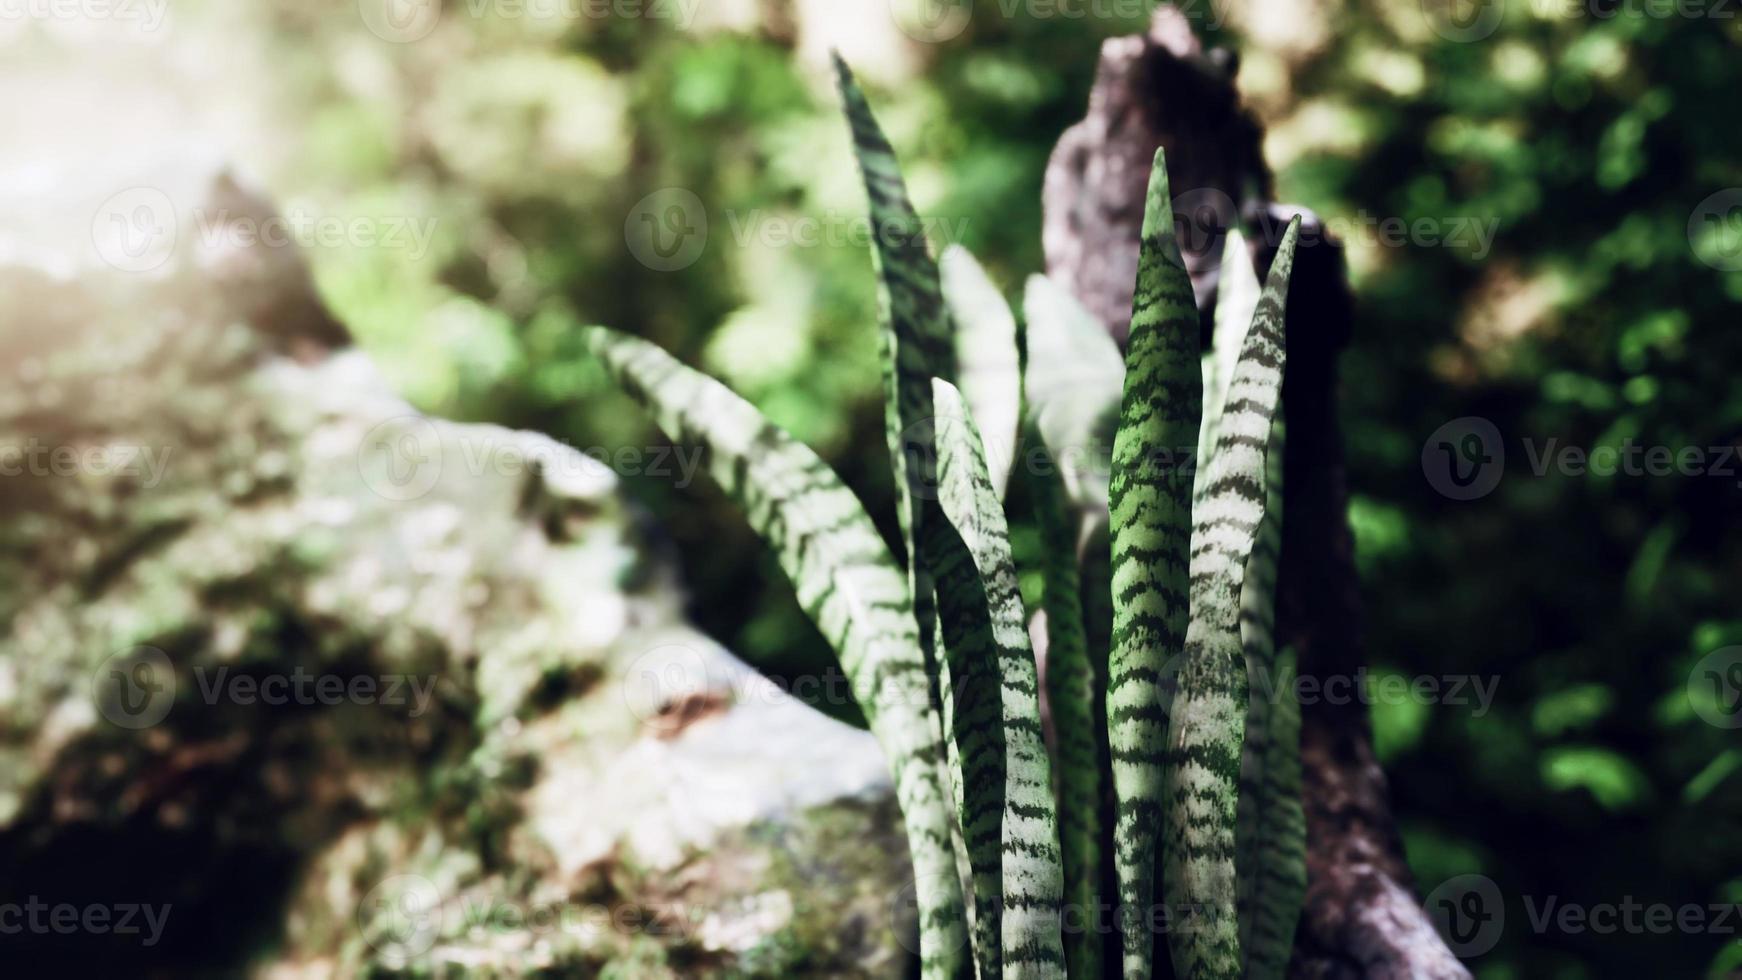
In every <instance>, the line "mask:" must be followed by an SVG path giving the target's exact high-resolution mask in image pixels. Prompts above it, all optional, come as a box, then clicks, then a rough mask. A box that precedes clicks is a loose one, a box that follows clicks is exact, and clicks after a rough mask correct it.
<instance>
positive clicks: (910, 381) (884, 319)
mask: <svg viewBox="0 0 1742 980" xmlns="http://www.w3.org/2000/svg"><path fill="white" fill-rule="evenodd" d="M834 65H835V76H836V82H837V84H838V86H839V88H840V91H841V102H842V105H843V107H844V109H845V111H846V115H847V123H848V128H849V130H850V132H851V134H852V138H853V155H854V158H855V159H856V160H857V161H858V164H859V171H860V174H861V176H862V177H863V178H864V182H865V195H866V198H867V199H868V201H869V203H870V217H871V229H872V248H871V264H872V268H873V269H874V270H875V271H876V274H877V300H878V308H879V320H880V323H881V329H880V330H879V331H878V343H879V346H880V348H881V352H882V363H883V394H884V434H885V437H886V438H887V440H888V445H889V457H890V463H891V465H892V467H893V468H894V471H895V491H896V516H897V518H898V519H899V520H900V522H901V530H902V536H903V539H904V542H905V545H906V553H907V574H908V586H909V590H910V592H911V594H912V595H913V605H914V616H915V619H916V621H917V622H918V626H919V642H920V648H921V650H922V651H924V654H925V659H926V663H927V667H928V670H929V672H930V674H931V687H932V692H931V696H932V703H933V705H934V707H935V708H936V709H937V710H936V711H935V712H934V713H935V715H936V716H937V717H938V719H939V723H940V725H942V724H943V718H944V716H945V715H946V714H948V713H949V712H950V710H953V709H951V708H950V707H949V706H951V705H953V704H954V703H955V701H956V698H955V696H954V694H953V693H952V691H951V690H950V685H951V683H952V675H951V672H950V670H949V668H948V667H947V665H944V664H942V663H940V662H939V660H938V658H937V655H936V630H937V617H938V611H937V600H936V587H935V585H934V583H933V581H932V572H931V569H930V568H929V567H928V563H927V562H926V560H925V554H924V551H925V542H926V541H927V538H928V533H927V529H926V527H925V524H926V520H927V515H928V513H929V512H930V511H931V509H932V508H931V504H930V502H931V501H932V500H933V499H934V498H935V496H936V493H937V446H936V433H935V432H934V431H933V430H934V425H935V423H934V418H933V416H934V413H933V410H932V392H931V379H932V378H933V377H939V378H944V379H946V380H954V378H955V376H956V360H955V347H954V336H955V327H954V323H953V321H952V318H951V315H950V310H949V307H948V306H947V305H946V304H945V302H944V299H943V290H942V284H941V282H940V274H939V271H938V266H937V263H936V262H935V261H934V260H933V259H932V255H931V252H930V251H929V250H928V248H927V244H926V239H925V226H924V225H923V223H922V222H921V221H920V219H919V215H918V213H917V212H916V211H915V210H914V208H913V205H912V203H910V202H909V200H908V197H907V187H906V184H905V183H904V182H903V181H902V179H901V168H900V165H899V163H898V162H897V160H896V159H895V150H894V148H893V147H892V146H890V145H889V140H888V139H887V138H885V137H884V135H883V130H882V128H881V127H879V126H878V125H877V119H876V117H875V116H874V115H873V114H872V112H871V106H870V103H868V102H867V101H866V100H865V94H864V92H863V91H861V90H860V88H859V85H858V82H857V81H855V80H854V78H853V72H852V70H851V69H850V68H848V67H847V63H846V61H844V60H842V58H841V57H840V55H839V54H835V55H834ZM938 734H939V736H940V737H941V738H942V739H943V740H944V745H945V753H946V756H947V759H948V765H947V766H946V767H945V771H944V778H945V779H946V780H953V779H954V778H955V777H956V770H957V768H958V767H959V766H960V765H961V764H962V757H961V753H962V748H961V746H960V745H958V744H957V740H956V737H955V733H954V731H953V730H951V729H949V728H940V729H939V732H938ZM950 792H951V795H952V796H953V797H954V798H957V799H960V798H961V797H962V793H961V788H960V787H951V789H950ZM969 836H970V833H969V831H968V829H967V828H966V827H965V826H963V825H962V824H961V823H952V825H951V838H952V846H953V847H954V848H955V850H956V864H957V869H958V873H959V874H960V876H961V879H962V887H963V889H964V894H965V895H966V897H967V907H966V915H967V918H968V920H969V921H970V923H973V924H974V928H973V935H974V936H975V937H976V938H975V942H974V952H975V957H976V961H977V962H978V964H979V967H980V970H981V972H982V973H985V972H987V971H988V970H990V969H994V968H995V966H996V948H995V947H994V946H992V945H991V940H992V938H993V935H994V930H993V928H992V926H993V924H994V923H993V921H992V920H993V919H994V918H995V916H996V910H987V911H986V913H985V915H986V916H987V921H985V922H980V921H979V920H980V918H981V912H980V910H979V909H978V907H977V905H978V903H976V902H975V901H974V898H973V897H974V888H973V885H972V879H973V877H974V875H975V870H974V865H975V864H976V863H978V864H979V865H980V867H981V870H980V872H979V874H980V876H981V877H982V878H983V877H984V876H985V874H986V873H987V872H986V870H985V866H986V862H987V861H988V860H990V859H991V858H990V855H986V854H984V853H982V854H981V856H980V858H979V861H978V862H976V860H975V848H973V847H972V846H970V845H969V843H968V840H967V838H968V837H969Z"/></svg>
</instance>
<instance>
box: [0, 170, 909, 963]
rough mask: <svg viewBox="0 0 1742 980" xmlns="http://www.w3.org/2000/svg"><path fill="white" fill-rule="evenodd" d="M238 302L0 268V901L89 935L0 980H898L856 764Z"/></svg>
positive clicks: (897, 858)
mask: <svg viewBox="0 0 1742 980" xmlns="http://www.w3.org/2000/svg"><path fill="white" fill-rule="evenodd" d="M207 186H208V187H210V186H212V185H211V183H210V182H208V185H207ZM218 186H220V188H222V189H223V190H224V192H225V193H231V192H233V191H234V188H225V187H223V185H218ZM178 207H179V205H178ZM0 246H4V247H0V254H4V255H7V256H11V257H13V258H14V259H16V257H18V256H21V255H32V254H35V253H33V252H32V250H31V248H30V247H28V245H21V244H20V243H19V242H17V241H9V242H0ZM259 247H262V248H264V246H259ZM62 258H64V257H62ZM123 264H125V263H123ZM262 269H264V270H266V272H265V274H264V276H263V274H262ZM238 270H240V271H238ZM298 275H301V276H302V278H301V279H295V276H298ZM268 281H270V282H300V283H306V281H307V280H306V275H305V274H303V273H302V270H301V263H300V260H299V259H298V258H297V256H296V255H295V253H294V252H293V251H291V250H290V249H288V248H282V249H276V250H270V251H269V252H266V253H261V254H258V255H249V256H242V257H240V258H238V257H237V256H235V255H225V256H220V257H218V258H217V259H216V260H214V258H213V256H211V255H202V254H196V252H195V247H194V246H193V245H189V244H186V243H184V244H183V245H182V246H178V249H177V250H176V251H175V252H174V253H173V254H171V255H170V256H169V257H168V258H167V260H165V261H163V262H161V263H160V264H157V265H154V266H153V267H152V268H151V269H148V270H138V269H133V270H126V269H114V268H106V267H104V266H101V265H93V264H91V263H90V262H88V261H77V262H75V261H62V260H60V259H57V260H56V261H53V262H33V263H32V265H31V266H30V267H26V266H23V265H20V264H17V263H14V264H12V265H10V266H8V267H6V268H0V315H3V316H4V324H5V325H4V327H0V376H3V381H0V454H3V455H0V470H3V475H0V505H3V508H4V510H3V512H4V514H5V515H6V520H5V522H4V524H3V525H0V583H3V587H0V902H9V903H17V904H19V905H21V906H23V905H27V904H29V903H37V904H39V905H41V906H43V907H44V908H49V909H52V907H53V906H56V905H72V906H74V907H76V908H78V909H80V910H81V911H83V910H89V909H92V908H97V907H101V908H103V909H105V910H109V911H108V912H107V913H105V914H106V915H107V916H108V917H109V918H108V921H107V922H106V923H105V924H101V925H93V924H92V923H93V922H94V921H95V920H93V919H90V918H88V917H86V918H80V920H79V922H78V923H76V924H75V926H74V928H72V929H70V930H63V929H61V928H58V927H57V926H56V925H55V923H56V922H57V921H58V920H55V919H54V917H53V913H52V911H50V912H45V913H44V919H43V924H42V926H41V928H24V929H22V930H20V931H19V932H17V933H14V934H7V935H0V956H4V957H5V958H6V960H7V961H8V962H9V964H10V965H14V966H23V967H25V968H26V970H25V972H40V971H41V970H44V969H48V968H51V967H53V968H59V969H61V970H71V971H72V972H73V973H74V974H75V975H92V973H93V971H95V972H99V973H106V974H109V975H131V976H157V975H164V976H167V975H191V974H202V973H210V974H217V975H236V974H238V973H242V972H248V973H253V974H255V975H261V976H269V977H325V976H352V975H397V974H412V973H415V974H419V975H437V976H440V975H462V974H463V975H522V974H535V975H548V976H558V975H566V976H617V977H642V976H665V975H674V974H680V973H681V974H683V975H686V976H689V975H703V976H707V975H733V976H746V975H748V976H792V975H819V976H821V975H827V976H855V975H859V976H891V975H897V974H901V973H903V972H905V970H906V968H907V963H908V958H909V955H910V954H909V953H908V950H907V947H908V946H911V945H912V939H911V938H910V933H911V930H912V928H913V925H912V921H911V915H910V914H909V913H906V912H904V910H903V909H902V908H901V903H900V901H899V899H900V897H901V895H900V892H901V886H902V883H903V881H904V879H905V878H906V877H907V875H906V868H907V859H906V851H905V843H904V840H903V838H902V835H901V833H900V831H899V820H898V814H897V812H896V807H895V804H894V801H893V795H892V792H891V789H890V786H889V783H888V777H887V775H886V771H885V768H884V764H883V760H882V757H881V755H880V753H879V752H878V749H877V747H876V744H875V742H874V741H873V740H872V739H871V737H870V736H869V735H867V734H865V733H863V732H860V731H857V730H854V729H852V728H849V727H847V726H845V725H842V724H840V723H838V722H835V721H832V720H829V719H827V718H825V717H823V716H822V715H820V714H818V713H816V712H814V711H812V710H811V709H809V708H806V707H804V706H803V705H801V704H799V703H798V702H796V701H795V700H793V699H791V698H789V697H788V696H786V695H785V694H784V693H782V692H781V691H779V690H777V689H776V688H775V687H774V686H773V685H771V684H769V683H768V682H767V681H765V680H763V679H762V678H760V676H759V675H757V674H755V672H753V671H751V670H750V669H749V668H747V667H746V666H744V665H743V664H742V663H740V662H738V661H737V660H735V659H734V658H733V657H732V656H731V655H730V654H728V653H727V652H725V651H724V650H722V649H720V648H719V647H717V646H716V645H715V644H713V643H712V642H710V641H709V640H708V639H707V638H706V637H704V636H702V635H700V634H698V633H697V632H696V631H695V630H693V629H692V628H690V627H689V626H687V625H686V624H685V622H684V621H683V619H682V614H681V595H680V589H679V587H678V585H677V574H676V570H675V569H674V568H673V567H672V565H671V563H670V562H669V561H664V560H661V559H659V558H658V557H656V549H655V548H654V547H653V545H652V543H651V541H652V536H651V535H650V534H649V533H648V531H647V529H646V528H645V527H644V525H643V523H642V522H641V521H639V520H638V519H637V517H636V515H635V514H634V512H633V509H632V508H631V507H629V506H628V505H627V504H626V503H625V501H624V500H623V498H622V497H621V496H620V494H619V492H618V491H619V488H618V485H617V480H616V477H615V476H614V475H613V474H612V473H611V472H610V471H609V470H608V469H606V468H605V467H604V466H603V465H602V464H600V463H598V462H596V461H594V460H592V459H590V458H588V457H586V456H584V455H582V454H580V453H578V452H576V451H574V450H573V449H571V448H569V447H565V446H563V445H561V444H559V443H557V442H555V441H553V440H551V439H548V438H546V437H544V436H540V435H537V434H533V433H526V432H514V431H509V430H505V429H501V428H497V427H493V426H487V425H460V424H455V423H451V422H446V421H442V420H438V419H431V418H426V417H423V416H421V415H419V414H418V413H417V412H416V411H414V410H413V409H412V408H410V407H409V406H408V405H406V404H405V403H404V402H403V401H402V400H400V399H399V398H397V397H396V396H395V395H394V394H393V393H392V392H391V391H390V390H388V388H387V386H386V384H385V383H384V381H383V380H382V378H381V377H380V376H379V375H378V373H377V372H376V370H375V368H374V366H373V365H372V364H371V363H370V362H369V360H368V359H367V358H366V357H365V356H364V355H363V354H361V353H358V352H356V351H353V350H349V349H345V348H343V347H337V348H335V347H334V345H335V344H337V343H339V342H340V341H341V339H342V334H335V333H334V330H333V326H334V325H333V324H332V322H331V320H330V318H328V317H326V316H325V314H324V312H322V311H321V310H320V309H318V307H316V306H309V307H307V308H297V304H314V303H316V302H317V301H316V300H314V298H313V292H312V290H310V289H296V290H281V291H280V292H279V293H275V294H273V302H272V303H270V304H262V302H261V295H262V293H261V289H262V288H263V287H262V286H261V284H262V283H263V282H268ZM298 324H312V325H314V326H313V327H311V328H310V329H309V330H307V331H305V332H300V333H299V331H302V328H301V327H299V326H297V325H298ZM128 905H131V906H137V907H138V908H139V909H140V910H150V911H153V912H154V913H155V914H154V916H153V917H152V920H153V921H155V922H156V923H157V926H156V928H153V929H150V930H147V929H144V928H139V927H138V926H136V927H134V928H133V929H131V930H128V929H123V928H121V926H120V924H119V918H120V911H119V910H121V909H122V907H123V906H128ZM138 921H139V923H140V924H143V923H145V922H146V921H147V917H146V916H144V915H143V914H141V915H139V916H138Z"/></svg>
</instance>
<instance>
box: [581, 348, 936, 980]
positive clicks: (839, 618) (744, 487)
mask: <svg viewBox="0 0 1742 980" xmlns="http://www.w3.org/2000/svg"><path fill="white" fill-rule="evenodd" d="M583 338H584V341H585V343H586V346H587V348H588V350H590V351H591V352H592V354H593V355H594V356H595V357H597V358H599V360H600V361H601V362H603V364H604V365H605V368H606V370H607V371H608V372H609V373H610V374H611V376H612V377H613V378H614V379H615V380H616V381H617V383H618V384H619V385H620V386H621V387H622V388H623V390H624V391H626V392H628V394H629V395H630V396H631V397H633V398H634V399H635V400H636V401H638V402H640V403H641V404H642V405H643V406H645V407H646V408H647V409H648V410H649V411H650V412H651V413H652V414H653V417H654V421H655V422H657V423H658V424H659V427H660V429H662V430H663V431H664V432H665V434H666V435H667V436H668V437H669V438H670V439H671V440H672V441H673V442H675V443H678V444H680V445H694V446H699V447H700V448H701V449H702V451H703V454H704V457H705V460H706V466H707V471H708V473H709V475H710V476H712V477H713V478H714V479H715V480H717V481H718V482H719V484H720V486H721V487H722V488H723V489H724V490H725V491H726V494H727V496H729V497H731V498H732V499H733V500H734V501H735V502H736V503H737V504H738V505H739V506H740V507H742V508H743V509H744V513H745V515H746V516H747V517H748V518H749V520H750V525H751V526H752V527H754V528H755V529H756V531H757V533H758V534H760V535H761V536H762V537H763V539H764V540H765V541H767V542H768V544H769V546H770V547H771V548H773V549H774V552H775V554H776V556H777V557H778V558H779V561H780V567H781V569H782V570H783V571H785V572H786V575H787V577H788V578H789V579H791V581H792V585H793V589H794V590H795V591H796V592H797V594H798V600H799V603H800V605H802V606H803V607H804V610H805V612H806V613H807V614H808V615H809V616H810V617H811V619H812V621H814V622H815V623H816V625H817V628H818V629H820V630H822V632H823V635H824V636H825V637H827V638H828V640H829V643H830V644H831V645H832V646H833V647H834V649H835V651H836V653H837V655H838V656H839V657H840V660H841V666H842V668H843V669H844V670H845V671H846V674H847V676H848V678H849V680H850V681H851V683H852V686H853V695H854V697H855V698H856V699H858V701H859V704H860V706H861V708H862V709H863V710H864V712H865V716H866V718H867V719H868V720H869V721H870V724H871V731H872V733H873V734H875V735H876V736H877V740H878V742H879V743H880V744H881V745H882V746H883V751H884V754H885V755H886V756H887V757H888V759H889V766H890V772H891V775H892V777H893V778H894V780H895V787H896V795H897V799H898V800H899V801H900V804H901V812H902V818H903V820H904V821H905V823H906V827H907V837H908V846H909V848H910V849H911V851H912V858H913V869H914V881H915V888H916V890H917V892H918V895H917V899H918V903H919V916H920V957H921V963H922V969H923V971H924V975H925V976H926V977H939V978H942V977H952V976H954V975H955V973H956V970H957V968H958V963H959V957H960V950H961V948H962V946H963V945H964V944H965V940H966V937H965V936H964V934H963V928H962V922H963V912H964V909H963V901H962V895H961V892H960V886H959V879H958V877H957V869H956V864H955V856H954V852H953V849H952V845H951V841H950V827H951V825H952V820H951V818H950V812H949V806H948V797H947V794H946V790H945V787H946V786H947V785H948V784H947V783H946V782H945V781H944V778H943V774H942V772H941V768H942V762H943V759H942V751H941V747H940V745H939V744H938V737H937V732H938V731H939V722H938V721H937V720H936V719H935V718H934V717H933V716H932V715H933V713H932V711H931V708H930V705H931V691H930V684H929V681H928V678H927V676H926V664H925V658H924V656H923V654H922V652H921V650H920V646H919V637H918V635H917V631H916V627H915V622H914V618H913V603H912V601H911V599H910V598H909V595H908V592H907V585H906V583H905V582H904V581H903V579H902V575H901V569H900V566H898V565H897V564H896V563H895V560H894V558H893V557H892V556H891V555H890V554H889V549H888V548H887V547H886V546H885V545H884V543H883V539H882V538H881V537H880V536H879V535H878V533H877V529H876V527H875V526H874V525H873V524H872V523H871V519H870V517H869V516H867V515H866V513H865V511H864V508H863V507H862V506H861V505H860V503H859V500H858V498H857V497H855V496H854V495H853V492H852V491H851V490H849V489H847V487H846V486H845V485H844V484H842V483H841V481H840V478H839V477H837V476H836V475H835V473H834V471H833V470H831V469H829V467H828V465H827V464H826V463H824V462H823V461H822V460H821V459H818V458H817V456H816V454H815V453H813V452H811V450H810V449H809V448H808V447H806V446H805V445H804V444H803V443H800V442H798V441H797V440H795V439H793V438H792V437H791V436H789V435H787V434H786V432H784V431H783V430H781V429H780V428H779V427H777V426H775V425H773V424H772V423H770V422H769V421H768V420H767V419H765V418H763V417H762V415H761V413H760V412H758V411H757V410H756V408H755V407H754V406H753V405H751V404H750V403H749V402H746V401H744V400H743V399H742V398H739V397H738V396H737V395H735V394H733V393H732V392H731V391H730V390H729V389H727V388H726V387H725V386H724V385H722V384H720V383H719V382H717V381H715V380H713V379H712V378H709V377H708V376H706V375H704V374H702V373H700V372H698V371H695V370H693V369H691V368H688V367H686V366H684V365H683V364H682V363H680V362H679V361H677V359H675V358H673V357H672V356H671V355H670V354H667V353H666V352H665V351H663V350H661V349H660V348H658V347H657V346H655V345H653V344H650V343H648V342H646V341H644V340H640V339H638V338H635V337H630V336H626V335H624V334H620V333H616V332H614V331H611V330H607V329H605V328H603V327H589V328H587V329H586V330H585V331H583Z"/></svg>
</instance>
